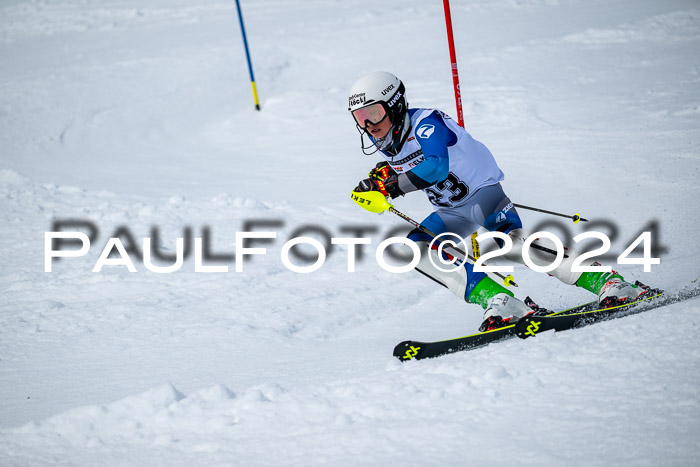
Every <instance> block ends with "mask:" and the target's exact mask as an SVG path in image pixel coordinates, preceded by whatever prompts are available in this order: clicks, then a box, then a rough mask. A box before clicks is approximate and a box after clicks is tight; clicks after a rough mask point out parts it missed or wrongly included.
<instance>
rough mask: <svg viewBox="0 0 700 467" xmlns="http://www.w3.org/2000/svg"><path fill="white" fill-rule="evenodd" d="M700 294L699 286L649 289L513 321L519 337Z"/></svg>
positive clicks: (576, 326)
mask: <svg viewBox="0 0 700 467" xmlns="http://www.w3.org/2000/svg"><path fill="white" fill-rule="evenodd" d="M698 295H700V287H696V288H691V289H684V290H681V291H679V292H677V293H674V294H664V293H663V292H661V291H650V293H649V295H648V296H646V297H644V298H642V299H640V300H637V301H635V302H632V303H627V304H622V305H618V306H613V307H609V308H602V309H598V310H588V311H579V312H568V313H559V314H557V315H547V316H539V317H536V316H526V317H524V318H522V319H520V320H519V321H518V322H517V323H515V325H514V327H515V330H514V332H515V334H516V335H517V336H518V337H520V338H521V339H527V338H528V337H533V336H536V335H537V334H540V333H542V332H544V331H550V330H554V331H566V330H568V329H574V328H580V327H583V326H588V325H589V324H593V323H597V322H600V321H605V320H609V319H615V318H621V317H623V316H629V315H632V314H636V313H641V312H643V311H648V310H653V309H655V308H659V307H662V306H666V305H671V304H673V303H677V302H680V301H683V300H688V299H690V298H693V297H696V296H698Z"/></svg>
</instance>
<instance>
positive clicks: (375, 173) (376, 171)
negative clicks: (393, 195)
mask: <svg viewBox="0 0 700 467" xmlns="http://www.w3.org/2000/svg"><path fill="white" fill-rule="evenodd" d="M392 175H396V172H394V169H392V168H391V166H390V165H389V164H388V163H387V162H377V166H376V167H375V168H373V169H372V170H370V171H369V178H371V179H374V180H381V181H383V182H384V181H386V180H387V179H388V178H389V177H391V176H392Z"/></svg>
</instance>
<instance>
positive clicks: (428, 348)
mask: <svg viewBox="0 0 700 467" xmlns="http://www.w3.org/2000/svg"><path fill="white" fill-rule="evenodd" d="M597 307H598V301H593V302H589V303H584V304H583V305H578V306H575V307H573V308H569V309H566V310H563V311H558V312H555V313H551V314H549V315H547V316H556V315H560V314H565V313H579V312H582V311H589V310H594V309H596V308H597ZM512 337H515V324H511V325H510V326H505V327H502V328H498V329H493V330H491V331H485V332H479V333H476V334H472V335H469V336H464V337H458V338H455V339H448V340H444V341H435V342H419V341H410V340H409V341H403V342H401V343H400V344H398V345H397V346H396V347H394V357H396V358H398V359H399V360H401V361H404V362H405V361H407V360H422V359H424V358H433V357H439V356H442V355H447V354H450V353H454V352H460V351H463V350H470V349H474V348H477V347H482V346H484V345H487V344H491V343H493V342H498V341H501V340H504V339H509V338H512Z"/></svg>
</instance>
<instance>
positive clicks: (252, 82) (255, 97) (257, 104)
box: [236, 0, 260, 110]
mask: <svg viewBox="0 0 700 467" xmlns="http://www.w3.org/2000/svg"><path fill="white" fill-rule="evenodd" d="M236 9H238V21H240V23H241V34H243V47H244V48H245V57H246V59H247V60H248V71H249V72H250V85H251V87H252V88H253V100H254V101H255V110H260V102H258V90H257V89H256V88H255V77H254V76H253V63H252V62H251V61H250V52H249V51H248V39H247V38H246V35H245V26H243V14H242V13H241V4H240V2H239V0H236Z"/></svg>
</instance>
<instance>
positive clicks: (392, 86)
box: [382, 84, 394, 96]
mask: <svg viewBox="0 0 700 467" xmlns="http://www.w3.org/2000/svg"><path fill="white" fill-rule="evenodd" d="M392 89H394V85H393V84H390V85H389V87H388V88H386V89H385V90H383V91H382V96H386V95H387V94H389V91H391V90H392Z"/></svg>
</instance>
